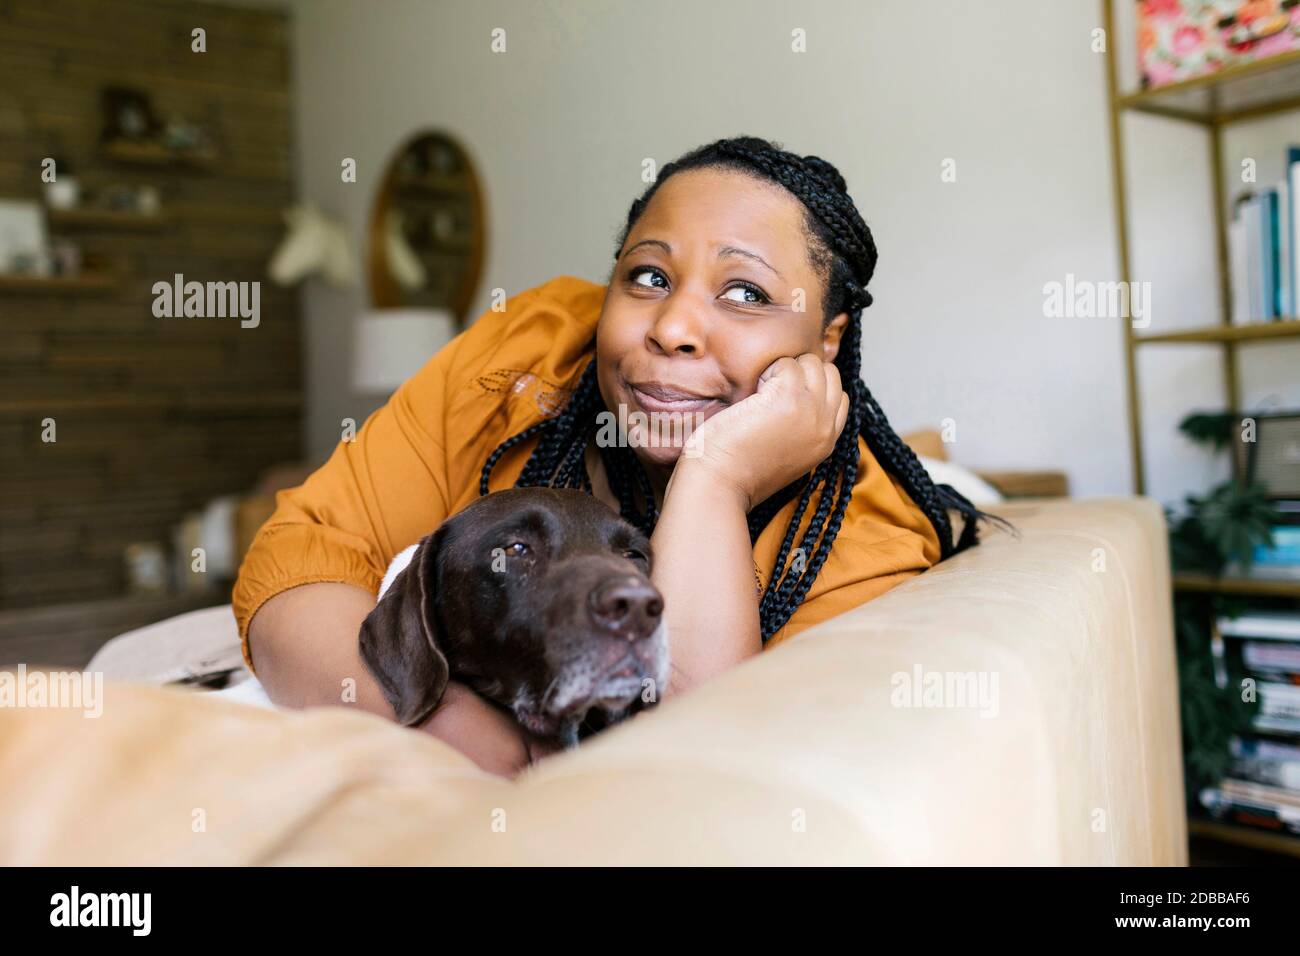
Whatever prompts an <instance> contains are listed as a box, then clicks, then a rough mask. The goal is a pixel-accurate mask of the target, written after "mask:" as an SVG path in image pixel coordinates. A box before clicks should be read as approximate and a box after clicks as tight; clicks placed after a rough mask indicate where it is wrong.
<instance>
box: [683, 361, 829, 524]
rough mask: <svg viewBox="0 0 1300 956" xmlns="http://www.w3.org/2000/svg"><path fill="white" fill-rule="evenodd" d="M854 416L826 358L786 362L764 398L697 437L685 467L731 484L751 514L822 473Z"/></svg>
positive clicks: (766, 374) (761, 391) (767, 380)
mask: <svg viewBox="0 0 1300 956" xmlns="http://www.w3.org/2000/svg"><path fill="white" fill-rule="evenodd" d="M848 415H849V397H848V395H847V394H846V393H845V392H844V389H843V387H842V386H841V384H840V370H839V369H838V368H837V367H836V366H835V363H834V362H827V361H826V360H824V359H823V358H822V357H821V356H820V355H817V354H815V353H813V352H804V353H803V354H802V355H800V356H798V357H797V358H790V357H789V356H782V357H781V358H779V359H777V360H776V361H775V362H773V363H772V364H771V365H769V366H768V367H767V368H766V369H764V370H763V373H762V374H761V375H760V376H759V377H758V390H757V391H756V392H755V393H754V394H753V395H750V396H749V397H748V398H745V399H742V400H741V401H739V402H737V403H736V404H734V405H731V406H729V407H728V408H724V409H723V410H722V411H720V412H718V413H717V414H716V415H714V416H713V417H712V418H710V419H709V420H708V421H706V422H705V423H704V424H703V425H701V426H700V427H699V428H697V429H695V431H694V433H692V434H691V436H690V438H689V440H688V442H687V445H686V447H685V448H684V449H683V452H682V456H681V459H679V464H681V463H683V461H692V462H698V463H699V464H698V465H696V464H691V465H690V466H688V467H691V468H704V469H707V470H708V471H709V472H710V473H711V474H712V476H713V477H714V479H715V480H718V481H723V482H726V483H728V484H729V485H730V486H731V487H732V488H734V490H735V491H736V492H737V494H738V495H740V496H741V500H742V501H744V502H746V503H747V506H746V511H749V510H751V509H753V507H754V506H755V505H757V504H759V503H760V502H762V501H763V500H765V499H766V498H768V497H770V496H771V495H773V494H775V493H776V492H777V491H780V490H781V489H782V488H784V487H785V486H786V485H788V484H789V483H790V482H792V481H794V480H795V479H796V478H798V477H799V476H801V475H806V474H808V473H809V472H810V471H812V470H813V469H814V468H816V467H817V465H818V464H820V463H821V461H822V460H823V459H824V458H825V457H826V456H827V455H829V454H830V453H831V452H832V451H833V450H834V448H835V442H836V440H837V439H838V438H839V435H840V432H841V431H843V430H844V423H845V422H846V421H847V420H848Z"/></svg>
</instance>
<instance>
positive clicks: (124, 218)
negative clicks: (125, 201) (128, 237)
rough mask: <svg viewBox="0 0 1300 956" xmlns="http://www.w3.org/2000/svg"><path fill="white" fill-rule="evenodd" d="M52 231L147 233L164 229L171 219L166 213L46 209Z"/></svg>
mask: <svg viewBox="0 0 1300 956" xmlns="http://www.w3.org/2000/svg"><path fill="white" fill-rule="evenodd" d="M46 214H47V215H48V216H49V221H50V226H51V228H54V229H102V230H105V231H109V230H112V231H118V230H121V231H123V232H147V231H153V230H156V229H163V228H166V227H167V226H168V225H170V224H171V219H170V217H169V216H168V215H167V214H166V213H161V212H159V213H153V214H147V213H141V212H132V211H130V210H125V209H48V210H46Z"/></svg>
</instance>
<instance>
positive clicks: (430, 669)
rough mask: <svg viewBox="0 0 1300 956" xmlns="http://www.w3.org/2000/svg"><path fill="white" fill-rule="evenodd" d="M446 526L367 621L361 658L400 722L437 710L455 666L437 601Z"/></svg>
mask: <svg viewBox="0 0 1300 956" xmlns="http://www.w3.org/2000/svg"><path fill="white" fill-rule="evenodd" d="M445 539H446V529H445V526H444V527H441V528H439V529H438V530H437V531H435V532H434V533H433V534H431V535H429V536H428V537H426V538H425V539H424V540H423V541H422V542H420V546H419V547H418V548H417V549H416V551H415V554H414V555H412V556H411V563H410V564H408V565H407V566H406V567H405V568H404V569H403V570H402V572H401V573H400V574H399V575H398V576H397V577H396V578H394V579H393V583H392V585H391V586H390V587H389V588H388V590H387V591H385V592H384V596H383V598H382V599H381V600H380V601H379V604H377V605H376V606H375V609H374V610H373V611H371V612H370V613H369V614H368V615H367V616H366V619H365V621H363V622H362V624H361V635H360V641H361V657H362V659H363V660H364V661H365V662H366V665H367V666H368V667H369V668H370V671H371V673H372V674H374V675H375V678H376V679H377V680H378V681H379V686H380V687H381V688H383V691H384V696H385V697H387V698H388V702H389V703H390V704H392V705H393V710H394V711H395V712H396V714H397V722H398V723H399V724H402V725H403V726H407V727H414V726H416V725H418V724H420V723H423V722H424V720H425V719H426V718H427V717H428V716H429V715H430V714H431V713H433V710H434V708H435V707H437V706H438V702H439V701H441V700H442V695H443V692H444V691H445V690H446V689H447V679H448V676H449V674H450V668H449V667H448V665H447V658H446V656H445V655H444V654H443V652H442V650H441V647H442V645H443V635H442V633H441V624H440V623H439V619H438V610H437V607H436V606H435V601H436V596H435V588H436V587H437V581H438V557H439V552H440V550H441V548H442V544H443V541H444V540H445Z"/></svg>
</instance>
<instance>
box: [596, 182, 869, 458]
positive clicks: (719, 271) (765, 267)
mask: <svg viewBox="0 0 1300 956" xmlns="http://www.w3.org/2000/svg"><path fill="white" fill-rule="evenodd" d="M803 208H804V207H803V205H802V203H800V202H799V200H798V199H796V198H795V197H794V196H793V195H791V194H790V193H788V192H786V191H785V190H784V189H782V188H781V187H779V186H777V185H775V184H772V183H768V182H766V181H764V180H761V179H757V178H755V177H753V176H749V175H746V174H744V173H740V172H736V171H733V170H720V169H692V170H687V171H685V172H681V173H676V174H674V175H673V176H671V177H669V179H668V180H667V181H666V182H665V183H664V184H663V185H662V186H660V187H659V189H658V191H657V192H656V193H655V194H654V197H653V198H652V199H651V200H650V203H649V205H648V206H647V207H646V209H645V211H644V212H643V213H642V214H641V218H640V219H639V220H638V221H637V223H636V225H635V226H634V227H633V228H632V231H631V232H630V233H629V234H628V236H627V240H626V241H625V242H624V244H623V248H622V249H621V250H620V253H619V258H618V261H617V262H616V263H615V266H614V271H613V274H612V275H611V277H610V282H609V288H608V291H607V292H606V294H605V304H604V308H603V310H602V312H601V316H600V324H599V326H598V327H597V333H596V361H597V378H598V381H599V384H600V392H601V397H602V398H603V399H604V401H605V407H606V408H607V409H609V410H610V411H611V412H613V413H615V415H618V414H619V413H620V405H622V406H624V411H623V414H624V415H627V416H631V415H633V413H636V412H641V413H644V415H645V416H646V418H647V419H649V420H651V421H652V422H653V421H655V420H658V421H659V422H661V423H663V424H664V425H667V424H668V423H669V420H683V422H684V424H685V428H686V430H685V432H684V434H689V429H690V427H691V426H693V425H696V424H698V423H700V422H702V421H704V420H706V419H708V418H711V417H712V416H713V415H715V414H717V413H718V412H719V411H721V410H722V409H723V408H725V407H727V406H728V405H731V404H734V403H736V402H739V401H740V400H741V399H743V398H747V397H748V396H750V395H752V394H754V392H755V391H756V390H757V387H758V376H759V375H760V374H761V373H762V372H763V370H764V369H765V368H767V366H769V365H770V364H772V362H774V361H775V360H776V359H778V358H781V357H782V356H791V357H793V356H796V355H800V354H802V353H804V352H814V353H816V354H818V355H821V356H822V357H823V358H824V359H825V360H826V361H828V362H829V361H833V360H834V358H835V355H836V353H837V352H838V350H839V341H840V335H841V333H842V332H843V330H844V326H845V325H846V324H847V322H848V315H847V313H841V314H840V315H837V316H836V317H835V318H834V320H833V321H832V322H831V323H830V325H829V326H828V327H827V328H825V329H823V327H822V277H821V276H820V275H818V274H817V272H816V270H815V269H814V268H813V265H812V263H811V262H810V261H809V258H808V238H807V236H806V234H805V232H804V227H803V215H804V213H803ZM635 423H636V419H633V424H634V426H635ZM638 428H639V426H637V427H634V429H633V430H634V431H637V430H638ZM640 434H642V435H644V434H645V433H644V432H640ZM656 434H657V436H658V438H659V440H658V441H657V442H647V441H645V440H641V441H639V442H634V450H635V452H636V453H637V455H639V456H640V457H641V459H642V461H644V462H645V463H646V464H647V465H650V466H658V467H659V468H668V469H670V468H671V466H672V465H673V464H674V463H675V462H676V460H677V458H678V456H679V455H680V454H681V451H682V447H681V446H682V442H681V441H680V437H681V435H682V434H683V433H682V432H680V431H678V432H674V431H673V430H672V429H670V428H666V427H665V428H661V429H660V430H659V431H658V432H657V433H656ZM655 445H657V446H658V447H654V446H655Z"/></svg>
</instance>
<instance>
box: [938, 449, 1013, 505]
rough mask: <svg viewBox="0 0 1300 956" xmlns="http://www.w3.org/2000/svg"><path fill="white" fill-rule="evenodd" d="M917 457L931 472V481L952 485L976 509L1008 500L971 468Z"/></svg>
mask: <svg viewBox="0 0 1300 956" xmlns="http://www.w3.org/2000/svg"><path fill="white" fill-rule="evenodd" d="M916 457H917V458H918V459H920V461H921V464H922V465H924V466H925V470H926V471H927V472H929V474H930V480H931V481H933V482H934V483H935V484H936V485H952V487H953V489H954V490H956V491H957V492H958V493H959V494H962V495H965V496H966V498H968V499H969V500H970V503H971V504H973V505H974V506H975V507H976V508H983V507H984V506H985V505H996V504H999V503H1001V502H1003V501H1005V500H1006V499H1005V498H1004V497H1003V496H1002V493H1001V492H1000V491H998V490H997V489H996V488H994V487H993V486H992V485H990V484H989V483H988V482H987V481H985V480H984V479H983V478H981V477H980V476H979V475H977V474H975V472H973V471H971V470H970V469H969V468H963V467H962V466H961V465H954V464H953V463H952V462H950V461H940V460H939V459H938V458H928V457H926V456H925V455H917V456H916Z"/></svg>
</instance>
